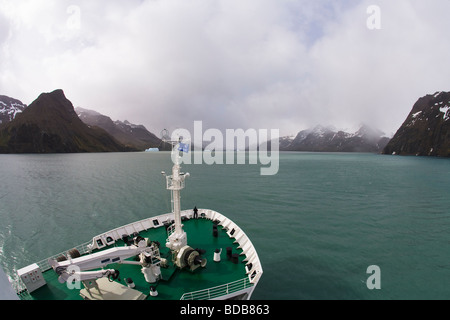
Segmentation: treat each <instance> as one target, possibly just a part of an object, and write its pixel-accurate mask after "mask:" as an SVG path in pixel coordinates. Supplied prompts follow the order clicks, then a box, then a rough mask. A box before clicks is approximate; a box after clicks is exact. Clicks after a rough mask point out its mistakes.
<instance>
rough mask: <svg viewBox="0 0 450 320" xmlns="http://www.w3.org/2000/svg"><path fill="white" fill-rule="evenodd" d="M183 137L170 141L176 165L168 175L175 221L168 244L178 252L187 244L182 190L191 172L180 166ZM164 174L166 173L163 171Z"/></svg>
mask: <svg viewBox="0 0 450 320" xmlns="http://www.w3.org/2000/svg"><path fill="white" fill-rule="evenodd" d="M181 141H182V137H180V138H179V140H178V141H169V142H170V143H171V144H172V160H173V161H174V165H173V167H172V175H167V176H166V183H167V190H170V192H171V198H172V212H173V214H174V220H175V223H174V225H173V227H172V228H173V230H171V231H170V232H172V233H170V232H169V234H170V235H169V237H168V238H167V243H166V246H167V247H168V248H169V249H170V250H172V251H174V252H177V251H179V250H180V249H181V248H183V247H184V246H186V245H187V235H186V232H185V231H184V230H183V225H182V224H181V205H180V202H181V201H180V199H181V197H180V191H181V190H182V189H184V187H185V183H184V180H185V178H186V177H189V173H183V172H181V166H180V152H182V151H180V149H182V148H181V147H182V146H181V144H182V142H181ZM163 174H165V173H164V172H163Z"/></svg>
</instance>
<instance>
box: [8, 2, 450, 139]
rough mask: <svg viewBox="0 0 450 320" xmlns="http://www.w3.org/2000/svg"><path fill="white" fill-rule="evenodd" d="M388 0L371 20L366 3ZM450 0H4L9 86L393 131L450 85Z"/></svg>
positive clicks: (102, 105) (279, 121)
mask: <svg viewBox="0 0 450 320" xmlns="http://www.w3.org/2000/svg"><path fill="white" fill-rule="evenodd" d="M371 5H376V6H378V7H379V8H380V25H381V29H380V30H378V29H376V30H369V29H368V28H367V19H368V18H369V15H368V13H367V8H368V7H369V6H371ZM448 12H450V2H449V1H446V0H436V1H433V2H429V3H424V2H423V1H419V0H398V1H356V0H355V1H351V0H347V1H344V0H341V1H325V0H321V1H305V0H297V1H291V0H246V1H237V0H222V1H209V0H193V1H189V2H186V1H179V0H164V1H163V0H146V1H140V0H132V1H129V0H127V1H119V0H111V1H87V0H82V1H78V2H77V4H76V5H73V1H65V0H57V1H56V0H45V1H44V0H13V1H12V0H10V1H8V0H2V1H0V26H1V28H0V30H1V31H0V49H1V50H0V61H1V62H0V67H1V69H2V71H1V73H0V93H1V94H5V95H10V96H12V97H15V98H18V99H21V100H22V101H23V102H24V103H31V101H32V100H34V99H35V98H36V97H37V96H38V95H39V94H40V93H41V92H48V91H52V90H54V89H56V88H62V89H64V91H65V93H66V95H67V97H68V98H69V99H70V100H71V101H72V102H73V103H74V105H75V106H81V107H84V108H91V109H94V110H97V111H99V112H101V113H104V114H106V115H109V116H111V117H112V118H113V119H121V120H125V119H128V120H129V121H131V122H134V123H141V124H144V125H145V126H146V127H147V128H148V129H149V130H151V131H153V132H155V133H158V132H159V131H160V130H161V129H163V128H165V127H168V128H170V129H172V130H173V129H174V128H176V127H185V128H190V126H192V125H193V122H194V121H195V120H202V121H203V122H204V126H205V128H208V127H211V128H219V129H225V128H268V129H269V128H279V129H280V130H281V134H291V133H296V132H298V131H299V130H301V129H304V128H306V127H309V126H313V125H316V124H318V123H321V124H324V125H327V124H331V125H334V126H336V127H338V128H350V127H352V128H353V127H355V126H357V125H358V124H359V123H361V122H365V123H371V124H373V125H374V126H377V127H379V128H381V129H382V130H384V131H385V132H386V133H388V134H390V133H392V132H394V131H395V130H396V129H397V128H398V127H399V126H400V125H401V123H402V122H403V120H404V119H405V118H406V115H407V114H408V112H409V111H410V109H411V107H412V104H413V103H414V102H415V101H416V100H417V99H418V98H419V97H420V96H423V95H425V94H428V93H434V92H435V91H439V90H449V81H448V76H447V73H448V71H449V68H450V61H449V60H448V59H447V57H446V53H447V52H449V49H450V42H449V41H448V40H446V39H447V38H448V35H447V34H446V33H447V31H448V30H450V22H449V21H450V20H449V19H447V17H446V14H447V13H448Z"/></svg>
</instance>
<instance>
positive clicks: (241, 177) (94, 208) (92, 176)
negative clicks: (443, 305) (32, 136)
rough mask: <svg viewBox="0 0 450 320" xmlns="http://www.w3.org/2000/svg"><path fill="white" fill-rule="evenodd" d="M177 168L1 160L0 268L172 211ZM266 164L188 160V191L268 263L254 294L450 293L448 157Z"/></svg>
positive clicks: (53, 158)
mask: <svg viewBox="0 0 450 320" xmlns="http://www.w3.org/2000/svg"><path fill="white" fill-rule="evenodd" d="M171 167H172V162H171V159H170V153H167V152H160V153H112V154H111V153H108V154H63V155H0V179H1V185H0V266H1V267H2V268H3V269H4V270H5V272H6V273H7V274H8V275H10V276H11V277H14V274H15V271H16V270H17V269H20V268H22V267H25V266H27V265H29V264H31V263H33V262H36V261H39V260H42V259H45V258H47V257H49V256H51V255H54V254H57V253H59V252H63V251H65V250H68V249H71V248H73V247H74V246H75V245H78V244H81V243H84V242H87V241H89V240H90V239H92V237H93V236H95V235H97V234H100V233H103V232H105V231H108V230H111V229H113V228H116V227H118V226H121V225H124V224H128V223H131V222H134V221H136V220H141V219H145V218H148V217H151V216H154V215H159V214H163V213H167V212H170V211H171V204H170V193H169V191H167V190H166V189H165V179H164V177H163V176H162V175H161V171H162V170H164V171H166V172H170V170H171ZM260 168H261V167H260V166H259V165H249V164H246V165H237V164H236V165H206V164H202V165H184V166H183V170H184V171H186V172H189V173H190V177H189V178H188V179H187V180H186V189H185V190H183V191H182V195H181V206H182V208H183V209H191V208H193V207H194V206H197V207H199V208H208V209H213V210H216V211H218V212H221V213H222V214H224V215H226V216H228V217H229V218H230V219H232V220H233V221H234V222H236V223H237V224H238V225H239V226H240V227H241V228H242V229H243V230H244V231H245V232H246V234H247V235H248V236H249V237H250V239H251V240H252V242H253V244H254V246H255V247H256V249H257V251H258V254H259V257H260V260H261V262H262V266H263V269H264V274H263V276H262V278H261V281H260V283H259V285H258V287H257V288H256V290H255V292H254V295H253V299H263V300H265V299H270V300H281V299H283V300H299V299H358V300H359V299H370V300H372V299H450V192H449V191H450V159H440V158H427V157H399V156H384V155H376V154H355V153H281V154H280V169H279V172H278V174H277V175H274V176H261V175H260ZM188 236H189V235H188ZM369 266H378V268H379V269H378V270H379V272H377V273H373V274H372V272H369V273H368V272H367V271H368V268H369ZM375 276H376V277H375ZM369 277H370V278H371V279H369ZM368 279H369V280H370V281H369V283H372V284H375V283H376V284H377V285H379V287H380V289H369V288H368V285H367V282H368Z"/></svg>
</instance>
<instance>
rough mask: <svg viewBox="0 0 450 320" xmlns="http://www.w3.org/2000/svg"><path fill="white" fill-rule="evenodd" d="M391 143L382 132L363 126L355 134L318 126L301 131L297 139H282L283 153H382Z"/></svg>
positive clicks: (281, 148) (281, 147)
mask: <svg viewBox="0 0 450 320" xmlns="http://www.w3.org/2000/svg"><path fill="white" fill-rule="evenodd" d="M388 142H389V138H388V137H385V136H384V133H383V132H381V131H380V130H377V129H373V128H371V127H369V126H368V125H362V126H361V127H360V129H359V130H358V131H356V132H354V133H348V132H344V131H342V130H337V129H336V128H334V127H332V126H328V127H325V126H322V125H318V126H316V127H314V128H310V129H307V130H302V131H300V132H299V133H298V134H297V136H296V137H295V138H292V137H282V138H280V150H281V151H315V152H380V151H381V150H383V148H384V147H385V146H386V144H387V143H388Z"/></svg>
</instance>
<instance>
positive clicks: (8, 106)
mask: <svg viewBox="0 0 450 320" xmlns="http://www.w3.org/2000/svg"><path fill="white" fill-rule="evenodd" d="M26 107H27V105H26V104H23V103H22V102H21V101H19V100H16V99H13V98H10V97H7V96H1V95H0V125H1V124H3V123H8V122H10V121H12V120H14V118H15V117H16V115H17V114H19V113H22V112H23V110H25V108H26Z"/></svg>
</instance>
